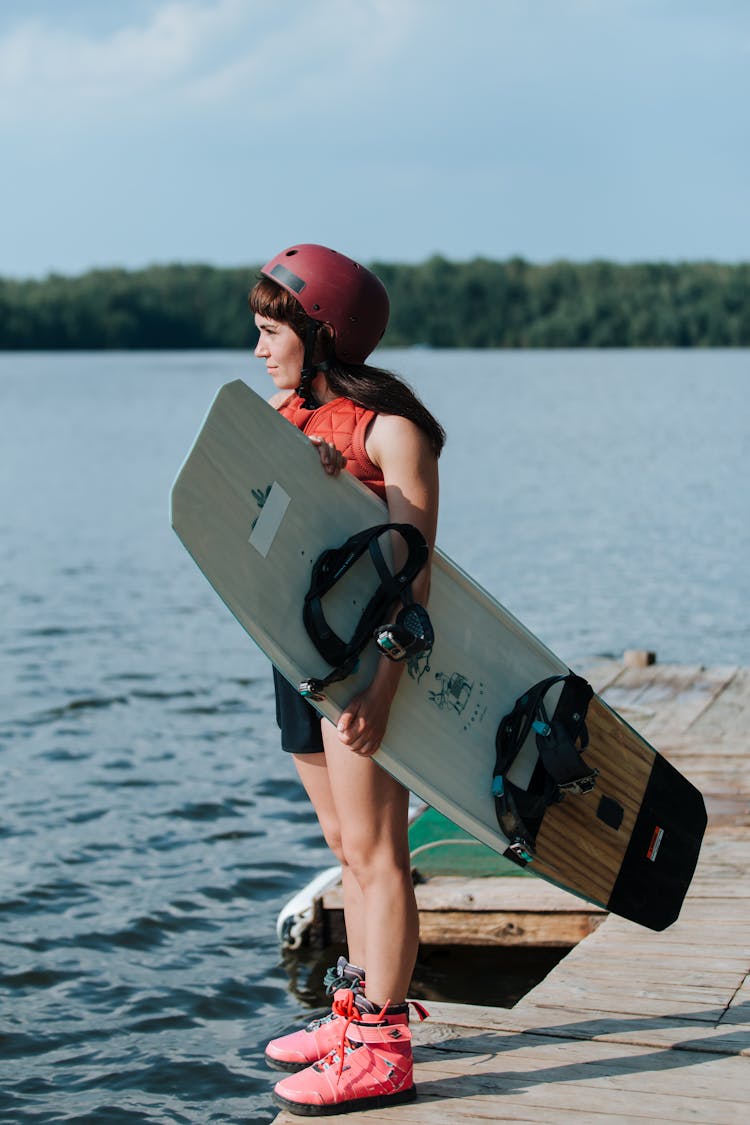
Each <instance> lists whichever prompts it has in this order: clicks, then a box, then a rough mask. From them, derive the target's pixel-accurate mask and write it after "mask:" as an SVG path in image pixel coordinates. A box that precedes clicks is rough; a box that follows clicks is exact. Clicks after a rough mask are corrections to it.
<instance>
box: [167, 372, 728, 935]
mask: <svg viewBox="0 0 750 1125" xmlns="http://www.w3.org/2000/svg"><path fill="white" fill-rule="evenodd" d="M171 514H172V525H173V527H174V529H175V531H176V533H177V535H178V536H179V538H180V539H181V541H182V542H183V544H184V545H185V547H186V548H187V550H188V552H189V553H190V555H191V556H192V557H193V559H194V560H195V562H196V563H197V565H198V566H199V567H200V569H201V571H202V572H203V574H204V575H205V576H206V578H207V579H208V581H209V582H210V583H211V585H212V586H213V588H214V589H215V591H216V592H217V593H218V594H219V596H220V597H221V598H222V599H223V601H224V602H225V603H226V605H227V606H228V608H229V609H230V610H231V612H232V613H233V614H234V616H235V617H236V618H237V620H238V621H239V623H240V624H241V625H242V626H243V628H244V629H245V630H246V631H247V633H248V634H249V635H250V637H252V639H253V640H254V641H255V642H256V643H257V644H258V645H259V646H260V648H261V649H262V650H263V652H264V653H265V654H266V655H267V656H268V657H269V659H270V660H271V661H272V662H273V663H274V664H275V665H276V667H277V668H278V669H279V670H280V671H281V673H282V674H283V675H284V676H285V677H286V678H287V679H288V680H289V681H290V682H291V683H293V684H294V685H295V686H296V685H297V684H299V683H300V682H301V681H304V680H306V679H309V678H310V677H318V676H325V674H326V673H327V672H328V671H329V667H328V666H327V665H326V664H325V661H323V659H322V658H321V656H320V655H319V653H318V651H317V649H316V648H315V647H314V645H313V643H312V641H311V639H310V637H309V636H308V634H307V631H306V629H305V627H304V624H303V619H302V606H303V602H304V598H305V594H306V593H307V591H308V588H309V586H310V579H311V572H312V568H313V565H314V564H315V562H316V560H317V559H318V557H319V556H320V555H321V554H322V552H324V551H325V550H328V549H330V548H331V547H339V546H340V545H341V544H342V543H343V542H344V541H345V540H347V539H348V538H349V537H350V536H352V535H353V534H355V533H358V532H360V531H362V530H363V529H365V528H368V527H371V526H374V525H377V524H381V523H383V522H384V520H386V519H387V511H386V508H385V505H384V504H383V503H382V501H380V500H379V499H378V498H377V497H376V496H375V495H374V494H373V493H372V492H371V491H370V490H368V489H367V488H365V487H364V485H362V484H361V483H360V482H359V481H357V480H355V479H354V477H352V476H351V474H349V473H346V472H344V473H341V474H340V475H339V476H337V477H330V476H329V475H328V474H326V473H324V472H323V471H322V470H321V466H320V460H319V455H318V452H317V450H316V449H315V448H314V446H313V445H312V443H311V442H310V441H309V440H308V438H306V437H305V436H304V434H302V433H301V432H300V431H299V430H297V429H296V428H295V427H294V426H291V425H290V424H289V423H288V422H287V421H286V420H285V419H284V418H282V417H281V416H280V415H279V414H278V413H277V412H276V411H275V410H274V409H273V408H272V407H271V406H270V405H269V404H268V403H267V402H265V401H264V400H263V399H262V398H261V397H260V396H259V395H257V394H256V393H255V392H254V391H253V390H251V389H250V388H249V387H248V386H247V385H246V384H245V383H243V382H242V381H240V380H237V381H235V382H232V383H228V384H227V385H226V386H224V387H222V388H221V390H220V391H219V392H218V394H217V395H216V398H215V400H214V402H213V404H212V406H211V407H210V409H209V411H208V414H207V417H206V419H205V421H204V423H203V426H202V427H201V429H200V432H199V433H198V436H197V438H196V440H195V442H194V444H193V447H192V449H191V450H190V452H189V454H188V456H187V458H186V460H185V462H184V464H183V466H182V468H181V470H180V472H179V475H178V476H177V479H176V481H175V484H174V487H173V489H172V496H171ZM373 581H374V572H373V568H372V565H371V563H370V562H369V560H368V559H367V558H362V559H361V560H360V561H358V562H357V563H355V565H354V566H352V567H351V569H350V570H349V571H348V572H347V573H346V575H345V576H344V577H343V578H342V580H341V581H340V582H339V583H337V584H336V585H335V586H334V588H333V589H332V590H331V591H330V593H329V594H327V595H326V601H325V611H326V617H327V620H328V622H329V623H330V625H331V626H332V628H333V629H335V631H336V632H337V633H338V634H339V635H340V636H342V637H346V636H350V635H351V634H352V632H353V630H354V628H355V626H356V624H357V622H358V621H359V618H360V615H361V614H362V612H363V608H364V607H365V606H366V605H367V603H368V602H369V600H370V598H371V596H372V593H373ZM429 614H430V618H431V620H432V624H433V628H434V633H435V640H434V644H433V647H432V649H431V651H430V652H429V653H428V654H425V655H424V656H423V657H422V658H420V659H419V660H415V661H412V662H410V664H409V668H408V673H406V672H405V673H404V675H403V677H402V680H401V684H400V686H399V689H398V692H397V695H396V698H395V700H394V704H393V708H392V711H391V715H390V719H389V723H388V728H387V731H386V736H385V739H384V742H383V744H382V746H381V748H380V749H379V751H378V752H377V755H376V760H377V761H378V763H379V764H380V765H381V766H382V767H383V768H384V769H386V770H388V771H389V772H390V773H391V774H393V776H394V777H396V778H397V779H398V780H399V781H400V782H402V783H403V784H404V785H405V786H407V787H408V788H409V789H410V790H412V791H413V792H414V793H415V794H416V795H417V796H419V797H420V798H421V799H422V800H423V801H425V802H426V803H427V804H429V805H431V806H432V807H433V808H435V809H437V810H438V811H439V812H441V813H443V814H444V815H445V816H447V817H448V818H449V819H450V820H451V821H453V822H454V823H455V824H457V825H458V826H459V827H461V828H463V829H464V830H465V831H467V832H469V833H470V834H471V835H472V836H474V837H475V838H476V839H478V840H480V841H482V842H483V843H485V844H487V845H489V847H491V848H493V849H494V850H495V851H497V852H498V853H500V854H503V855H506V856H509V858H512V859H514V860H516V861H518V855H517V854H513V853H512V852H511V851H510V850H509V848H510V842H509V839H508V837H507V836H506V835H505V834H504V832H503V831H502V830H501V828H500V824H499V821H498V815H497V810H496V795H493V773H494V771H495V767H496V735H497V731H498V727H499V725H500V723H501V721H502V720H503V719H504V718H505V717H506V716H508V714H509V713H511V712H512V710H513V708H514V705H515V703H516V701H517V699H518V698H519V697H522V696H523V693H524V692H526V691H527V690H528V689H529V688H530V687H531V686H532V685H534V684H537V683H539V682H540V681H542V680H544V679H547V678H549V677H554V676H566V675H567V674H568V673H569V669H568V668H567V666H566V665H565V663H564V662H563V661H562V660H560V659H559V657H557V656H556V655H555V654H554V653H552V652H551V651H550V650H549V649H548V648H547V647H546V646H545V645H544V644H543V643H542V642H541V641H540V640H539V639H538V638H537V637H536V636H534V635H533V633H531V632H530V631H529V630H528V629H527V628H525V626H524V625H523V624H522V623H521V622H520V621H518V620H517V619H516V618H515V617H514V616H513V615H512V614H511V613H510V612H509V611H508V610H507V609H505V608H504V607H503V606H502V605H500V604H499V603H498V602H497V601H496V600H495V599H494V598H493V597H492V596H491V595H490V594H489V593H487V592H486V591H485V590H484V589H482V588H481V587H480V586H479V585H478V584H477V583H476V582H474V581H473V580H472V579H471V578H470V577H469V575H467V574H466V573H465V572H464V571H462V570H461V569H460V567H458V566H456V564H455V563H453V562H451V560H450V559H449V558H447V557H446V556H445V555H444V554H443V553H442V552H441V551H440V550H436V552H435V556H434V561H433V567H432V578H431V589H430V600H429ZM378 659H384V657H382V656H381V655H379V654H378V652H377V650H376V647H375V645H374V643H370V644H369V645H368V646H367V647H366V649H365V650H364V651H363V652H362V654H361V658H360V661H359V665H358V667H357V669H356V670H355V672H354V673H353V674H352V675H350V676H348V677H347V678H346V679H344V680H342V681H340V682H338V683H332V684H330V686H329V687H328V688H327V691H326V697H325V699H323V700H320V701H318V702H316V703H315V706H316V707H317V708H318V710H319V711H320V712H321V714H323V715H325V716H326V717H327V718H328V719H331V720H332V721H333V722H336V720H337V719H338V717H339V715H340V713H341V711H342V709H343V707H344V706H345V705H346V703H347V702H348V700H349V699H350V698H351V697H352V696H353V695H354V694H355V693H356V692H358V691H360V690H361V689H362V688H363V687H364V686H365V685H366V684H367V683H368V682H369V679H370V678H371V676H372V674H373V670H374V666H375V661H377V660H378ZM586 727H587V731H588V739H589V742H588V746H587V747H586V749H585V753H584V755H583V757H584V759H585V762H586V765H587V766H588V767H590V769H591V772H592V773H595V774H596V780H595V783H594V784H593V786H592V787H591V788H590V791H588V792H584V793H580V792H579V793H575V794H566V795H565V797H564V799H562V800H558V801H556V802H555V803H553V804H551V805H550V806H549V807H548V808H546V810H545V811H544V814H543V816H542V817H541V823H540V825H539V826H538V831H537V832H536V836H535V843H534V849H533V855H529V856H527V857H526V858H525V859H524V860H522V861H521V862H523V863H524V865H525V866H526V867H527V869H528V870H529V871H532V872H534V873H536V874H537V875H539V876H541V877H542V878H544V879H547V880H549V881H550V882H553V883H555V884H557V885H558V886H561V887H563V888H565V889H567V890H570V891H572V892H574V893H575V894H577V895H579V896H581V897H582V898H585V899H588V900H589V901H591V902H593V903H596V904H597V905H599V906H602V907H604V908H605V909H607V910H609V911H612V912H613V913H615V914H619V915H622V916H623V917H625V918H629V919H631V920H632V921H634V922H637V923H639V924H641V925H644V926H647V927H649V928H651V929H655V930H662V929H664V928H665V927H667V926H668V925H670V924H671V923H672V922H673V921H674V920H675V919H676V918H677V916H678V914H679V911H680V907H681V904H682V901H683V899H684V896H685V893H686V891H687V888H688V886H689V884H690V881H691V878H692V875H693V872H694V869H695V866H696V863H697V859H698V854H699V851H700V845H701V839H702V836H703V832H704V829H705V826H706V812H705V806H704V803H703V798H702V796H701V794H700V792H699V791H698V790H697V789H696V788H695V787H694V786H693V785H692V784H691V783H690V782H689V781H688V780H687V779H686V778H685V777H684V776H682V775H681V774H680V773H679V771H678V770H677V769H675V767H674V766H672V765H671V764H670V763H669V762H668V761H667V760H666V759H665V758H664V757H663V756H662V755H661V754H659V753H658V752H657V750H655V749H654V747H652V746H651V745H649V744H648V743H647V742H646V741H645V739H643V738H642V737H641V736H640V735H639V734H638V733H637V732H636V731H635V730H634V729H632V728H631V726H629V724H628V723H627V722H625V720H624V719H623V718H621V717H620V716H619V715H618V714H617V713H616V712H615V711H614V710H612V708H611V707H609V706H608V705H607V704H606V703H605V702H604V701H603V700H602V699H601V698H599V697H598V696H596V695H594V696H593V698H592V699H591V700H590V701H589V703H588V707H587V712H586ZM537 764H538V757H537V751H536V750H535V748H534V740H533V739H528V740H527V743H526V744H525V745H524V749H523V753H521V754H520V755H519V756H518V758H517V760H516V761H515V763H514V765H513V769H512V771H511V773H510V774H509V776H510V777H511V778H512V780H513V782H514V784H515V786H516V787H518V788H521V789H523V788H524V786H525V785H527V784H528V783H529V781H530V779H531V777H532V775H533V773H534V770H535V768H537Z"/></svg>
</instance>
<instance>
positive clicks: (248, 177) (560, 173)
mask: <svg viewBox="0 0 750 1125" xmlns="http://www.w3.org/2000/svg"><path fill="white" fill-rule="evenodd" d="M749 105H750V3H748V2H747V0H703V2H697V0H452V2H448V0H276V2H273V0H266V2H265V3H260V2H256V0H129V2H128V0H122V2H121V3H110V2H109V0H2V2H1V3H0V153H2V175H0V204H1V206H0V215H2V221H1V225H0V275H4V276H6V277H7V276H14V277H23V276H43V275H45V274H46V273H48V272H50V271H55V272H59V273H78V272H81V271H82V270H84V269H88V268H90V267H94V266H109V265H122V266H126V267H136V266H141V265H147V264H149V263H152V262H172V261H191V262H194V261H203V262H210V263H214V264H217V265H242V264H248V263H256V262H258V261H261V260H263V259H265V258H267V257H269V256H270V255H272V254H273V253H274V252H275V251H277V250H278V249H280V248H282V247H283V246H286V245H288V244H290V243H292V242H295V241H311V242H323V243H326V244H328V245H332V246H335V247H336V248H338V249H341V250H344V251H346V252H347V253H349V254H351V255H353V256H354V257H357V258H360V259H362V260H364V261H372V260H373V259H381V260H385V261H404V262H415V261H421V260H423V259H425V258H427V257H428V256H429V255H431V254H433V253H440V254H444V255H445V256H447V257H449V258H453V259H467V258H470V257H473V256H474V255H478V254H482V255H486V256H488V257H493V258H505V257H508V256H510V255H513V254H520V255H522V256H524V257H526V258H528V259H530V260H532V261H550V260H552V259H555V258H559V257H569V258H573V259H576V260H588V259H590V258H594V257H606V258H612V259H614V260H617V261H633V260H643V259H651V260H656V259H658V260H664V259H667V260H672V261H675V260H685V259H704V258H712V259H718V260H722V261H738V260H750V191H749V188H750V113H749V112H748V106H749Z"/></svg>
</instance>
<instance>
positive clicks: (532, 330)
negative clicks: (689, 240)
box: [0, 257, 750, 350]
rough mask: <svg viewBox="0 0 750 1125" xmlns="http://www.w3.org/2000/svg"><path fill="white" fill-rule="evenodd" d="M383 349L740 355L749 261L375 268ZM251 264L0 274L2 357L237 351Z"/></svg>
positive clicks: (244, 338)
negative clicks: (382, 301) (686, 350)
mask: <svg viewBox="0 0 750 1125" xmlns="http://www.w3.org/2000/svg"><path fill="white" fill-rule="evenodd" d="M372 267H373V269H374V270H375V271H376V272H377V273H378V275H379V276H380V277H381V278H382V279H383V281H384V282H385V284H386V287H387V288H388V292H389V294H390V297H391V322H390V325H389V328H388V332H387V334H386V336H385V339H384V341H383V343H384V345H386V346H390V347H408V346H424V347H434V348H587V347H593V348H629V347H640V348H652V347H679V348H682V347H747V346H750V264H745V263H743V264H739V265H724V264H718V263H711V262H694V263H693V262H687V263H674V264H670V263H642V264H634V265H619V264H615V263H612V262H606V261H594V262H586V263H573V262H566V261H560V262H554V263H551V264H549V265H537V264H532V263H529V262H526V261H524V260H523V259H521V258H512V259H510V260H509V261H504V262H498V261H489V260H487V259H484V258H477V259H474V260H473V261H467V262H451V261H448V260H446V259H445V258H442V257H433V258H430V259H429V260H428V261H426V262H423V263H421V264H418V265H403V264H392V263H387V262H374V263H372ZM257 276H258V267H257V266H248V267H247V268H246V269H244V268H235V269H219V268H214V267H211V266H206V265H166V266H151V267H149V268H148V269H143V270H132V271H131V270H122V269H107V270H94V271H91V272H89V273H86V274H83V275H81V276H78V277H62V276H57V275H52V276H50V277H47V278H45V279H44V280H39V281H37V280H25V281H19V280H12V279H2V278H0V349H3V350H18V349H43V350H47V349H100V348H110V349H133V348H142V349H146V348H148V349H165V348H169V349H176V348H245V347H248V346H251V345H253V344H254V343H255V330H254V327H253V324H252V321H251V317H250V314H249V310H248V307H247V294H248V292H249V290H250V288H251V287H252V285H253V283H254V281H255V279H256V278H257Z"/></svg>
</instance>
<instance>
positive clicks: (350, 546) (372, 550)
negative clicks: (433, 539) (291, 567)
mask: <svg viewBox="0 0 750 1125" xmlns="http://www.w3.org/2000/svg"><path fill="white" fill-rule="evenodd" d="M387 532H396V533H397V534H399V535H400V536H401V538H402V539H403V540H404V543H405V544H406V550H407V556H406V561H405V562H404V564H403V566H402V567H401V568H400V569H399V570H397V571H396V573H395V574H392V573H391V571H390V568H389V567H388V564H387V563H386V561H385V558H384V556H383V552H382V550H381V548H380V543H379V539H380V538H381V536H383V535H385V534H386V533H387ZM365 552H369V555H370V558H371V560H372V562H373V565H374V567H375V570H376V572H377V575H378V577H379V579H380V585H379V586H378V588H377V590H376V591H375V593H374V594H373V596H372V597H371V598H370V601H369V602H368V603H367V605H366V607H365V609H364V611H363V613H362V615H361V617H360V619H359V622H358V624H357V627H356V628H355V630H354V633H353V635H352V637H351V638H350V639H349V640H348V641H345V640H342V638H341V637H339V636H338V635H337V634H336V633H334V631H333V629H332V628H331V626H330V625H329V624H328V622H327V621H326V618H325V614H324V612H323V604H322V599H323V598H324V597H325V595H326V594H327V593H328V592H329V591H330V590H331V589H332V588H333V587H334V586H335V585H336V583H337V582H338V581H339V579H340V578H341V577H342V576H343V575H344V574H346V572H347V570H349V569H350V567H352V566H353V565H354V563H355V562H356V561H357V560H358V559H359V558H361V557H362V555H364V554H365ZM428 557H429V548H428V546H427V541H426V540H425V537H424V536H423V535H422V533H421V531H419V530H418V528H416V527H414V526H413V525H412V524H409V523H381V524H377V525H376V526H375V527H368V528H365V530H364V531H360V532H358V533H357V534H356V535H352V536H351V538H349V539H347V540H346V542H345V543H342V545H341V546H340V547H332V548H330V549H329V550H327V551H324V552H323V554H322V555H321V556H320V558H319V559H318V560H317V562H316V563H315V565H314V566H313V569H312V577H311V580H310V589H309V590H308V592H307V594H306V595H305V603H304V606H303V609H302V620H303V621H304V624H305V628H306V629H307V633H308V636H309V637H310V640H311V641H312V642H313V644H314V645H315V647H316V649H317V650H318V652H319V653H320V655H321V656H322V657H323V659H324V660H326V661H327V662H328V663H329V664H330V665H332V666H333V670H332V671H331V672H330V673H329V674H328V675H327V676H326V677H325V678H323V679H309V680H303V681H302V683H301V684H300V685H299V690H300V693H301V694H302V695H304V696H306V697H307V698H308V699H324V698H325V694H324V689H325V688H326V687H327V686H328V684H331V683H334V682H336V681H337V680H343V679H345V678H346V677H347V676H349V675H351V673H352V672H353V671H354V669H355V667H356V665H357V662H358V659H359V654H360V653H361V651H362V649H363V648H364V647H365V645H366V644H367V642H368V641H369V640H370V638H371V637H372V636H373V634H375V633H376V631H377V632H383V630H384V629H385V630H386V631H387V630H389V629H390V630H395V631H396V633H395V635H396V636H397V637H398V641H397V643H394V645H393V651H392V652H390V651H388V647H387V645H386V644H385V643H383V644H381V646H380V647H381V651H383V652H384V654H385V655H387V656H390V657H391V659H403V658H404V657H405V656H407V655H413V653H414V650H415V647H419V645H420V643H421V648H420V649H419V650H420V651H423V649H424V648H426V647H428V644H429V646H431V645H432V627H431V626H430V622H429V618H428V617H427V611H426V610H425V609H424V608H423V607H422V606H417V604H416V603H415V602H414V601H413V599H412V596H411V582H412V580H413V579H414V578H415V577H416V576H417V574H419V572H420V570H421V569H422V567H423V566H424V565H425V563H426V562H427V559H428ZM398 599H400V600H401V601H402V602H403V603H404V606H405V607H406V610H405V611H402V612H401V613H400V614H399V616H398V618H397V619H396V625H393V626H385V627H383V626H382V622H383V619H384V617H385V615H386V613H387V612H388V610H389V609H390V607H391V606H392V604H393V602H395V601H397V600H398ZM407 611H408V612H407ZM415 611H419V612H418V613H417V614H416V618H418V620H419V622H420V623H421V625H420V627H421V630H422V634H423V635H422V636H421V637H420V636H418V635H416V636H415V635H414V634H413V633H409V635H408V636H407V633H408V632H409V629H408V624H407V622H409V621H413V620H415V619H416V618H415ZM405 614H406V616H405ZM425 620H426V626H425Z"/></svg>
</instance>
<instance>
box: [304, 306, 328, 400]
mask: <svg viewBox="0 0 750 1125" xmlns="http://www.w3.org/2000/svg"><path fill="white" fill-rule="evenodd" d="M319 327H320V323H319V321H317V320H313V319H312V317H308V321H307V328H306V329H305V354H304V358H303V361H302V376H301V378H300V383H299V386H298V387H297V394H298V395H299V397H300V398H301V399H302V405H303V406H304V408H305V410H317V408H318V407H319V406H321V405H322V404H321V403H319V402H318V400H317V399H316V397H315V394H314V393H313V388H312V384H313V379H314V378H315V376H316V375H317V374H318V372H319V371H324V370H325V369H326V368H327V366H328V364H325V363H320V364H314V363H313V352H314V351H315V339H316V337H317V335H318V328H319Z"/></svg>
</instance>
